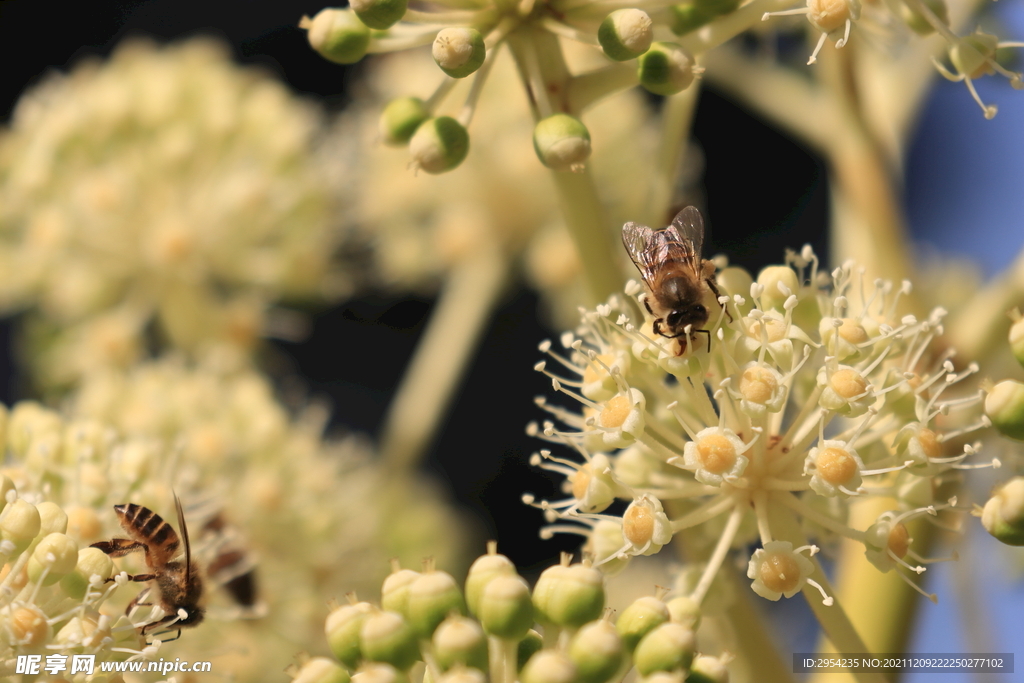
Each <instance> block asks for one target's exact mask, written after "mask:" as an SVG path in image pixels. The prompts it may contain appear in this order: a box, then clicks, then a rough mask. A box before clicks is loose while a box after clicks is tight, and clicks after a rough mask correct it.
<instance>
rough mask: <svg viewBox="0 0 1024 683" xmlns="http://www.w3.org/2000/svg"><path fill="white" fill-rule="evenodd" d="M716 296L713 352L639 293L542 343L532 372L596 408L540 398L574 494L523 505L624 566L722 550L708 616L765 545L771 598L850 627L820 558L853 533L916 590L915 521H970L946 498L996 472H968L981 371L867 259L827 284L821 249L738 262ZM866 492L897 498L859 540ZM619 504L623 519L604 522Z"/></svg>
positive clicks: (695, 591)
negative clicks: (855, 521)
mask: <svg viewBox="0 0 1024 683" xmlns="http://www.w3.org/2000/svg"><path fill="white" fill-rule="evenodd" d="M718 283H719V287H720V289H721V291H722V294H723V295H722V296H721V298H719V299H718V300H717V301H715V298H714V295H712V294H710V293H709V294H708V297H707V299H708V300H707V301H705V302H704V305H705V306H707V307H708V308H709V310H711V311H712V315H711V319H710V321H709V323H708V325H707V328H708V331H709V332H710V337H711V339H710V342H709V341H707V340H706V337H707V336H706V335H698V334H695V333H694V331H693V330H689V333H690V334H689V336H688V338H687V335H683V336H680V337H679V338H677V339H668V338H666V337H663V336H660V335H658V334H655V333H654V331H653V329H652V323H653V320H652V316H650V315H647V314H646V313H645V312H644V311H645V307H644V306H643V305H642V304H641V303H638V302H637V301H636V300H635V299H634V297H636V295H639V296H638V297H637V298H638V299H640V300H642V299H643V298H644V297H645V296H647V294H646V293H644V292H642V290H641V287H640V286H639V285H637V284H636V283H635V282H631V283H630V284H629V285H628V286H627V289H626V291H627V293H628V294H629V298H623V297H621V296H613V297H612V298H611V299H610V300H609V301H608V303H607V304H604V305H601V306H598V307H597V310H596V311H584V312H583V315H582V321H581V324H580V327H579V328H578V329H577V330H576V331H574V332H570V333H566V334H565V335H563V337H562V339H561V342H562V346H563V347H564V349H565V351H564V352H562V353H559V352H558V351H556V350H555V349H554V347H553V346H554V345H553V344H551V343H550V342H545V343H543V344H542V345H541V351H543V352H544V353H546V354H548V355H549V356H550V359H549V360H547V361H542V362H540V363H538V364H537V366H536V370H538V371H540V372H543V373H545V374H547V375H549V376H550V377H551V378H552V379H551V381H552V384H553V386H554V389H555V390H556V391H558V392H561V393H562V394H565V395H567V396H569V397H571V398H573V399H575V400H576V401H578V402H579V403H580V404H582V410H581V411H576V410H569V409H566V408H564V407H560V406H555V405H549V404H548V402H547V401H546V400H544V399H538V404H539V405H540V406H541V407H542V408H544V409H545V410H546V411H548V412H549V413H551V414H552V416H553V417H554V418H555V419H556V420H557V421H558V422H560V423H561V424H562V426H556V423H555V421H549V422H545V423H543V424H542V425H536V424H534V425H531V426H530V431H531V433H533V434H536V435H537V436H540V437H541V438H544V439H547V440H549V441H551V442H554V443H556V444H560V445H562V446H569V447H570V448H571V449H572V451H573V452H574V454H575V456H576V457H575V458H568V457H564V456H556V455H555V454H553V453H551V452H550V451H547V450H544V451H541V452H540V453H539V454H537V455H535V456H534V458H535V462H536V463H537V464H539V465H540V466H542V467H545V468H547V469H550V470H553V471H556V472H560V473H563V474H564V475H565V476H566V482H565V486H564V490H565V491H566V493H567V496H566V498H565V499H563V500H558V501H550V502H549V501H537V500H535V499H534V497H532V496H526V501H527V502H528V503H531V504H533V505H536V506H539V507H541V508H542V509H544V510H545V511H546V513H547V515H548V516H549V519H551V520H552V521H554V522H556V523H554V524H553V525H552V526H551V527H549V529H548V533H554V532H570V533H579V534H582V535H583V536H585V537H586V538H587V544H586V546H585V547H586V549H587V551H588V553H589V556H590V557H591V558H592V560H593V562H594V566H596V567H600V568H602V569H605V570H606V571H609V572H614V571H617V570H620V569H621V568H622V567H623V566H624V565H625V564H626V562H628V561H629V560H630V558H632V557H634V556H637V555H651V554H654V553H657V552H658V551H659V550H661V548H662V547H663V546H664V545H665V544H667V543H668V542H669V541H670V540H672V538H673V536H675V535H676V534H681V533H684V534H686V535H687V538H688V540H689V541H690V542H691V543H690V546H691V547H693V546H694V545H696V546H698V547H701V546H703V547H704V548H705V549H706V553H705V556H704V557H700V558H697V559H701V560H705V561H706V564H705V566H704V569H703V571H702V573H701V574H700V575H699V578H697V579H696V580H694V581H693V587H692V591H691V592H690V593H689V597H690V598H691V599H693V600H694V601H695V602H696V603H697V604H700V603H701V601H702V600H703V599H704V597H705V596H706V594H707V591H708V589H709V588H710V586H711V583H712V581H713V579H714V577H715V575H716V573H717V572H718V571H719V569H720V567H721V566H722V564H723V562H724V561H725V559H726V557H727V556H728V555H729V553H730V550H731V549H733V548H740V549H742V548H744V547H748V546H749V545H750V544H752V543H756V544H757V545H758V547H757V549H756V550H755V551H754V552H753V553H752V554H751V555H749V561H748V563H747V577H748V578H749V579H750V581H751V583H750V586H751V588H752V589H753V590H754V591H755V592H756V593H757V594H758V595H760V596H762V597H764V598H767V599H769V600H778V599H779V598H781V597H783V596H785V597H791V596H793V595H794V594H796V593H798V592H801V591H803V592H804V593H808V594H809V595H808V597H809V599H811V600H813V601H814V602H815V603H817V605H824V606H825V607H824V608H823V609H825V610H826V612H828V610H831V611H832V613H834V612H835V610H836V609H837V608H834V607H829V606H830V605H832V604H833V596H832V595H829V594H828V591H827V590H826V589H825V586H827V580H826V579H825V578H824V575H823V574H822V573H821V569H820V567H819V566H818V563H817V559H816V558H815V557H814V555H815V554H816V553H817V552H818V549H819V544H820V545H824V544H826V543H828V542H829V541H830V540H836V539H837V538H838V537H845V538H847V539H851V540H853V541H856V542H858V543H860V544H862V545H863V548H864V552H865V554H866V555H867V558H868V559H869V560H870V561H871V563H872V564H874V565H875V566H876V567H877V568H878V569H879V570H880V571H883V572H887V571H897V572H899V573H900V575H901V576H902V577H903V578H904V579H905V580H907V581H908V582H909V583H911V585H912V586H914V587H915V588H917V586H916V584H914V583H913V582H911V581H910V579H909V578H908V577H907V576H906V575H907V574H919V573H921V572H923V571H924V569H925V568H924V565H925V564H926V563H927V562H928V560H926V559H925V558H923V557H921V555H919V554H918V553H917V552H915V550H914V547H913V545H914V544H913V539H912V538H911V536H910V533H909V531H908V526H907V522H908V520H910V519H912V518H915V517H926V518H932V517H934V516H935V515H936V514H937V512H938V511H939V510H942V509H944V508H955V507H957V504H956V500H955V498H954V497H953V496H952V495H951V494H950V493H948V492H949V491H951V490H955V489H954V488H953V487H954V485H955V484H956V482H957V480H958V477H959V474H960V470H963V469H967V468H971V467H975V466H984V465H976V464H969V463H967V462H965V461H967V460H968V459H970V458H971V456H973V455H975V453H976V451H977V449H978V446H977V444H973V445H972V444H970V443H964V441H963V437H964V436H966V435H969V434H970V433H971V432H973V431H975V430H977V429H979V428H982V427H985V426H988V425H989V419H988V418H987V417H985V416H984V415H982V414H981V402H982V399H983V393H982V392H981V391H975V392H973V393H966V394H965V393H964V392H963V391H960V389H961V387H960V386H959V385H960V383H961V381H962V380H964V379H965V378H966V377H968V376H969V375H971V374H973V373H974V372H976V370H977V368H976V367H975V366H974V365H973V364H972V365H970V366H968V367H966V368H963V369H960V370H958V369H957V368H956V366H955V364H954V358H955V356H954V351H952V350H950V349H945V348H942V347H940V346H939V345H938V344H936V343H935V342H936V339H937V338H938V337H939V336H940V335H941V334H942V317H943V315H944V311H943V310H941V309H936V310H934V311H932V312H931V313H930V314H929V315H928V316H927V317H926V318H924V319H919V318H918V317H916V316H914V315H900V314H898V313H897V311H898V310H899V308H900V298H901V296H902V295H904V294H905V293H907V292H908V291H909V289H910V283H908V282H904V283H902V284H900V285H893V283H891V282H885V281H881V280H876V281H875V282H865V281H864V277H863V276H862V271H860V270H859V269H858V268H857V267H856V265H855V264H853V263H845V264H843V265H842V266H841V267H839V268H836V269H835V270H834V271H833V272H832V273H831V276H829V274H827V273H822V272H819V270H818V259H817V257H816V256H815V255H814V254H813V252H812V251H811V250H810V248H809V247H805V248H804V250H803V251H802V252H801V253H800V254H795V253H790V254H789V255H788V257H787V265H784V266H774V267H769V268H766V269H765V270H764V271H762V272H761V273H760V275H759V276H758V278H757V280H756V281H753V280H752V278H751V277H750V275H748V274H747V273H746V272H745V271H743V270H741V269H738V268H726V269H725V270H724V271H723V272H722V273H720V274H719V276H718ZM740 292H743V294H740ZM552 361H553V362H552ZM551 365H557V368H558V372H554V371H552V369H551V367H550V366H551ZM993 464H995V461H993ZM944 491H945V492H947V493H943V492H944ZM865 496H885V497H890V498H892V499H894V500H895V501H897V503H896V505H895V506H894V507H893V509H892V510H890V511H888V512H886V513H884V514H882V515H880V516H879V517H878V518H877V519H876V520H875V522H874V523H873V524H871V525H870V526H868V527H867V528H854V527H852V526H850V525H849V524H847V521H846V520H847V514H846V513H847V506H848V504H849V502H850V501H851V500H853V499H856V498H860V497H865ZM617 499H618V500H621V501H624V503H625V504H626V507H625V509H624V511H623V512H622V513H621V514H607V513H603V511H605V510H606V509H607V508H609V506H611V505H612V503H614V502H615V501H616V500H617ZM620 505H621V504H620ZM620 509H621V508H620ZM748 552H749V551H748ZM917 589H918V590H919V591H920V590H921V589H920V588H917ZM819 593H820V596H819V595H818V594H819ZM929 597H930V598H932V599H935V598H934V596H929ZM816 611H818V612H819V615H820V613H821V608H818V607H816Z"/></svg>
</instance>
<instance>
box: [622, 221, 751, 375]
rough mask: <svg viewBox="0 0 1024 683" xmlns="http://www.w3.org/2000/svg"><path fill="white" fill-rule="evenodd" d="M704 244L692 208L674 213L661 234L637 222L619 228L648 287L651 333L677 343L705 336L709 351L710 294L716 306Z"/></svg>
mask: <svg viewBox="0 0 1024 683" xmlns="http://www.w3.org/2000/svg"><path fill="white" fill-rule="evenodd" d="M703 243H704V219H703V218H701V215H700V211H698V210H697V209H696V207H693V206H688V207H686V208H685V209H683V210H682V211H680V212H679V213H678V214H676V217H675V218H673V219H672V224H671V225H669V226H668V227H667V228H665V229H664V230H651V229H650V228H649V227H647V226H646V225H640V224H639V223H626V224H625V225H623V226H622V244H623V245H624V246H625V247H626V253H628V254H629V257H630V258H631V259H633V264H634V265H635V266H636V267H637V270H639V271H640V275H642V276H643V280H644V284H645V285H646V286H647V293H648V295H647V296H646V297H644V306H645V307H646V308H647V312H648V313H650V314H651V315H653V316H654V317H655V319H654V333H655V334H659V335H661V336H662V337H667V338H669V339H679V337H683V336H685V335H686V334H687V328H689V336H693V335H696V334H706V335H707V336H708V351H710V350H711V332H710V331H709V330H706V329H704V326H705V325H707V323H708V318H709V317H710V315H711V314H710V312H709V311H708V307H707V304H708V301H707V299H708V297H709V295H714V298H715V303H716V305H720V304H718V297H719V292H718V286H717V285H716V284H715V264H713V263H712V262H711V261H709V260H707V259H702V258H701V247H702V246H703ZM726 314H727V315H728V314H729V312H728V311H726ZM729 319H730V320H732V316H731V315H729ZM686 343H687V340H685V339H684V340H680V341H679V352H678V353H677V354H676V355H679V356H681V355H683V353H684V352H685V351H686Z"/></svg>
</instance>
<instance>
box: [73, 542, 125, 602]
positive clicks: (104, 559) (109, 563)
mask: <svg viewBox="0 0 1024 683" xmlns="http://www.w3.org/2000/svg"><path fill="white" fill-rule="evenodd" d="M113 575H114V562H113V560H111V559H110V557H109V556H108V555H107V554H106V553H105V552H103V551H102V550H100V549H99V548H82V549H81V550H79V551H78V563H77V564H76V565H75V571H73V572H71V573H70V574H68V575H67V576H65V577H64V578H63V579H61V580H60V587H61V590H63V591H64V592H65V593H67V594H68V595H70V596H71V597H73V598H75V599H76V600H81V599H82V598H83V597H85V593H86V591H88V589H89V586H90V585H91V584H92V583H94V581H95V583H97V584H102V583H103V582H104V581H106V580H107V579H109V578H110V577H111V576H113Z"/></svg>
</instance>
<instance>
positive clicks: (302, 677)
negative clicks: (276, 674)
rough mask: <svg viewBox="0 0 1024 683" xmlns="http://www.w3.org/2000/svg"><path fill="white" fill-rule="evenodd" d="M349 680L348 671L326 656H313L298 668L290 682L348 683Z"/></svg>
mask: <svg viewBox="0 0 1024 683" xmlns="http://www.w3.org/2000/svg"><path fill="white" fill-rule="evenodd" d="M350 680H351V679H350V678H349V675H348V672H347V671H345V670H344V669H342V668H341V667H340V666H338V665H337V664H335V663H334V662H332V661H331V660H329V659H327V657H313V658H312V659H309V660H307V661H306V663H305V664H303V665H302V666H301V667H300V668H299V670H298V672H297V673H296V674H295V677H294V678H292V683H349V681H350Z"/></svg>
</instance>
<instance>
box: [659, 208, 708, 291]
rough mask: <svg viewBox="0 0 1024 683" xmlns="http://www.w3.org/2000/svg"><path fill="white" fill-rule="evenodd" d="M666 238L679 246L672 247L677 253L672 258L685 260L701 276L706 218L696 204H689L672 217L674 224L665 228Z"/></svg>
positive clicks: (695, 273) (671, 255)
mask: <svg viewBox="0 0 1024 683" xmlns="http://www.w3.org/2000/svg"><path fill="white" fill-rule="evenodd" d="M664 234H665V239H666V241H667V242H671V243H673V244H675V245H678V247H675V248H673V249H671V250H670V251H673V252H675V253H673V254H670V256H669V257H670V258H673V259H676V260H680V261H684V262H685V263H687V264H688V265H689V266H690V268H692V269H693V273H694V275H696V276H697V277H700V275H701V272H702V271H703V266H702V265H701V253H702V249H703V247H704V219H703V218H702V217H701V215H700V211H698V210H697V207H695V206H688V207H686V208H685V209H683V210H682V211H680V212H679V213H677V214H676V217H675V218H673V219H672V224H671V225H670V226H668V227H667V228H665V230H664Z"/></svg>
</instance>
